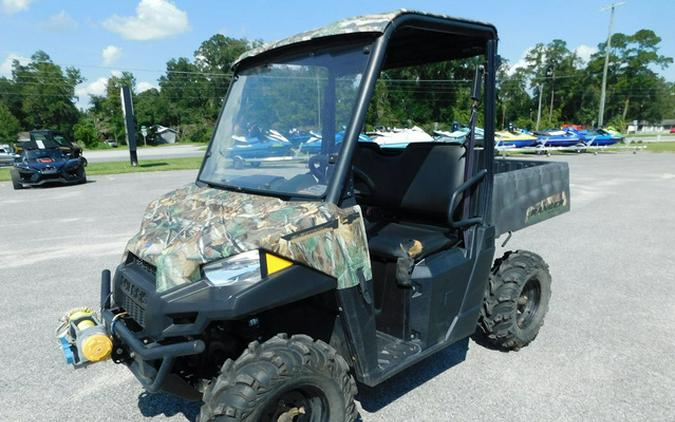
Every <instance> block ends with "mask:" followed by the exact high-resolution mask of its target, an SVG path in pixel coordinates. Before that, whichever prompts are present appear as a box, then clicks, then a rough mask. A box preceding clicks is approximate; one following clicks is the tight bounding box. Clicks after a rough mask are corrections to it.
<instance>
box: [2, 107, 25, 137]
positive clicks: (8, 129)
mask: <svg viewBox="0 0 675 422" xmlns="http://www.w3.org/2000/svg"><path fill="white" fill-rule="evenodd" d="M20 130H21V124H20V123H19V119H17V118H16V117H14V115H13V114H12V112H11V111H10V110H9V107H7V106H6V105H5V104H3V103H0V142H6V143H11V142H15V141H16V136H17V134H18V133H19V131H20Z"/></svg>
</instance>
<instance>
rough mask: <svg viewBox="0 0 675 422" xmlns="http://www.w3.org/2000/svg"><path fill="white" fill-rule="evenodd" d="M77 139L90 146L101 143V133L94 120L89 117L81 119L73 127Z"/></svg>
mask: <svg viewBox="0 0 675 422" xmlns="http://www.w3.org/2000/svg"><path fill="white" fill-rule="evenodd" d="M73 133H74V137H75V141H76V142H78V143H81V144H83V145H84V146H86V147H88V148H92V147H95V146H96V145H97V144H98V143H99V135H98V131H97V130H96V126H95V125H94V122H93V121H92V120H91V119H90V118H88V117H85V118H82V119H80V121H79V122H77V124H75V126H74V127H73Z"/></svg>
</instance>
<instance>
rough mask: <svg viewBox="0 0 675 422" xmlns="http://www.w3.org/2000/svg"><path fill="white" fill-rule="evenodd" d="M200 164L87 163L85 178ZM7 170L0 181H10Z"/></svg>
mask: <svg viewBox="0 0 675 422" xmlns="http://www.w3.org/2000/svg"><path fill="white" fill-rule="evenodd" d="M201 163H202V158H201V157H189V158H167V159H164V160H143V161H141V162H140V163H139V165H138V167H132V166H131V164H129V162H128V161H115V162H110V163H89V165H88V166H87V176H94V175H97V174H119V173H143V172H147V171H170V170H195V169H198V168H199V167H200V165H201ZM9 169H10V167H2V168H0V181H8V180H11V179H10V176H9Z"/></svg>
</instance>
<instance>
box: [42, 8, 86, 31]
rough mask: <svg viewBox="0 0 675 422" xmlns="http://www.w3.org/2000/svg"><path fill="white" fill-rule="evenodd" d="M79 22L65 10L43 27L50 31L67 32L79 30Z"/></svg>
mask: <svg viewBox="0 0 675 422" xmlns="http://www.w3.org/2000/svg"><path fill="white" fill-rule="evenodd" d="M77 26H78V25H77V22H76V21H75V19H73V18H72V17H71V16H70V15H69V14H68V13H66V11H65V10H62V11H60V12H59V13H57V14H55V15H51V16H50V17H49V19H47V21H46V22H45V23H43V24H42V27H43V28H44V29H46V30H48V31H54V32H66V31H72V30H74V29H77Z"/></svg>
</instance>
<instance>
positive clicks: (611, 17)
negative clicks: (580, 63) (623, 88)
mask: <svg viewBox="0 0 675 422" xmlns="http://www.w3.org/2000/svg"><path fill="white" fill-rule="evenodd" d="M624 4H626V2H625V1H621V2H616V3H612V4H610V5H609V6H605V7H603V8H602V9H601V10H602V11H603V12H604V11H605V10H608V9H609V11H610V12H609V31H608V34H607V45H605V67H604V68H603V69H602V87H601V89H600V111H599V112H598V127H602V124H603V120H604V115H605V96H606V94H607V68H608V67H609V52H610V50H611V49H612V30H613V29H614V10H615V9H616V8H617V7H619V6H623V5H624Z"/></svg>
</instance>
